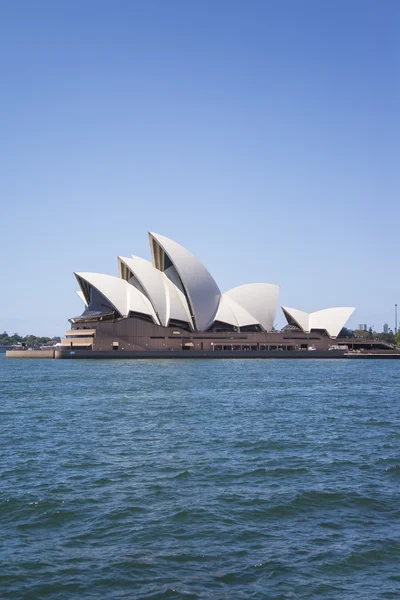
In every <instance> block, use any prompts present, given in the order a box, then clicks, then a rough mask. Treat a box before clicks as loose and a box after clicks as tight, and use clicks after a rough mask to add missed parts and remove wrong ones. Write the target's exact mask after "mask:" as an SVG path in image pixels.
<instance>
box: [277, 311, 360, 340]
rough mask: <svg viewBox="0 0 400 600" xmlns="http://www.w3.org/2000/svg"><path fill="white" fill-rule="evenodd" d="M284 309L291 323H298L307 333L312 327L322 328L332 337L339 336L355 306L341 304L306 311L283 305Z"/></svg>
mask: <svg viewBox="0 0 400 600" xmlns="http://www.w3.org/2000/svg"><path fill="white" fill-rule="evenodd" d="M282 310H283V312H284V315H285V317H286V319H287V321H288V323H289V324H296V325H298V327H300V329H302V330H303V331H304V332H306V333H308V332H310V331H311V330H312V329H322V330H324V331H326V332H327V334H328V335H329V336H330V337H337V336H338V335H339V333H340V331H341V330H342V329H343V327H344V326H345V325H346V323H347V321H348V320H349V318H350V317H351V315H352V314H353V312H354V311H355V308H354V307H351V306H340V307H335V308H325V309H323V310H317V311H316V312H313V313H306V312H304V311H302V310H298V309H296V308H288V307H287V306H282Z"/></svg>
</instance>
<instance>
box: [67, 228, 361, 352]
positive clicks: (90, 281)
mask: <svg viewBox="0 0 400 600" xmlns="http://www.w3.org/2000/svg"><path fill="white" fill-rule="evenodd" d="M149 238H150V248H151V254H152V261H151V262H150V261H149V260H145V259H143V258H140V257H138V256H130V257H123V256H120V257H118V267H119V276H113V275H105V274H102V273H81V272H77V273H75V276H76V279H77V281H78V284H79V288H80V289H79V291H78V292H77V293H78V295H79V296H80V298H81V299H82V302H83V303H84V310H83V312H82V314H81V315H80V316H76V317H73V318H72V319H70V323H71V329H70V330H69V331H67V333H66V337H65V338H64V339H63V340H62V345H63V346H64V347H66V348H69V349H74V350H79V349H82V350H84V349H85V350H91V351H96V350H97V351H110V350H112V351H119V352H123V351H125V352H129V351H130V352H132V351H158V352H160V351H166V352H179V351H181V352H182V351H186V352H194V351H207V352H210V351H216V350H217V351H228V352H229V351H234V350H236V351H248V350H257V351H270V350H280V351H281V350H282V351H285V350H286V351H288V350H310V349H312V350H314V349H315V350H328V349H329V348H330V347H331V348H332V347H333V346H334V347H338V345H340V344H347V345H348V344H349V343H350V344H351V347H356V346H357V341H356V340H354V339H352V338H351V337H349V335H350V332H349V331H348V330H345V329H344V327H345V324H346V322H347V320H348V319H349V317H350V316H351V314H352V313H353V311H354V308H351V307H340V308H327V309H325V310H319V311H317V312H312V313H306V312H304V311H302V310H298V309H294V308H288V307H286V306H283V307H282V311H283V314H284V316H285V318H286V320H287V325H286V327H284V328H283V329H282V330H281V331H275V330H274V322H275V316H276V312H277V309H278V299H279V286H278V285H274V284H271V283H247V284H244V285H239V286H238V287H235V288H232V289H231V290H228V291H226V292H221V291H220V289H219V287H218V285H217V283H216V282H215V280H214V279H213V277H212V276H211V275H210V273H209V272H208V270H207V269H206V268H205V267H204V265H203V264H202V263H201V262H200V261H199V260H198V259H197V258H196V257H195V256H194V255H193V254H192V253H191V252H189V251H188V250H187V249H186V248H184V247H183V246H181V245H180V244H178V243H177V242H175V241H173V240H171V239H169V238H167V237H165V236H163V235H159V234H156V233H150V234H149Z"/></svg>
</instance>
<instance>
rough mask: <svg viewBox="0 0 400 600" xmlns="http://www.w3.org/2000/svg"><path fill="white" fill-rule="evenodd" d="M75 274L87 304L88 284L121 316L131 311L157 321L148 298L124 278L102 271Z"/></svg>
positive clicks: (88, 299)
mask: <svg viewBox="0 0 400 600" xmlns="http://www.w3.org/2000/svg"><path fill="white" fill-rule="evenodd" d="M75 276H76V278H77V280H78V283H79V285H80V287H81V290H82V292H83V294H84V296H85V299H86V302H87V303H88V304H89V302H90V298H89V297H88V286H89V287H93V288H95V289H96V290H97V291H98V292H100V294H102V295H103V296H104V297H105V298H106V299H107V300H108V302H109V303H110V304H111V305H112V306H113V307H114V308H115V310H116V311H117V312H118V313H119V314H120V315H121V316H122V317H126V316H127V315H128V314H129V312H131V311H132V312H136V313H141V314H144V315H149V316H151V317H152V319H153V321H154V322H155V323H159V321H158V319H157V315H156V313H155V311H154V308H153V306H152V304H151V302H150V300H149V299H148V298H146V296H145V295H144V294H143V293H142V292H140V291H139V290H138V289H137V288H135V287H134V286H133V285H130V284H129V283H128V282H127V281H125V280H124V279H121V278H119V277H114V276H113V275H105V274H104V273H75ZM85 283H86V284H88V285H85Z"/></svg>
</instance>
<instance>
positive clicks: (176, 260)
mask: <svg viewBox="0 0 400 600" xmlns="http://www.w3.org/2000/svg"><path fill="white" fill-rule="evenodd" d="M149 236H150V242H151V248H152V252H153V264H154V266H155V267H157V268H161V270H164V268H163V266H162V265H158V264H157V260H156V256H155V254H156V252H155V250H156V249H157V246H159V247H160V248H161V249H162V250H163V251H164V253H165V254H166V255H167V256H168V258H169V260H170V261H171V263H172V265H173V266H174V267H175V269H176V272H177V274H178V275H179V278H180V280H181V282H182V285H183V288H184V292H185V294H186V296H187V299H188V303H189V308H190V309H191V311H192V316H193V317H194V320H195V324H196V328H197V329H198V330H199V331H204V330H206V329H207V327H209V326H210V325H211V324H212V322H213V321H214V319H215V315H216V313H217V310H218V305H219V301H220V298H221V292H220V290H219V288H218V286H217V284H216V283H215V281H214V279H213V278H212V277H211V275H210V273H209V272H208V271H207V269H206V268H205V266H204V265H203V264H202V263H201V262H200V261H199V259H198V258H196V257H195V256H194V255H193V254H192V253H191V252H189V250H186V248H184V247H183V246H181V245H180V244H178V243H177V242H175V241H174V240H171V239H170V238H167V237H165V236H164V235H160V234H158V233H152V232H150V233H149Z"/></svg>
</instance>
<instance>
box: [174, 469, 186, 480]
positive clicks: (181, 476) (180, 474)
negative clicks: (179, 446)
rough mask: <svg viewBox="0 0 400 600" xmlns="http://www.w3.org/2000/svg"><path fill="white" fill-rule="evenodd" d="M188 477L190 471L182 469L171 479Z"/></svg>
mask: <svg viewBox="0 0 400 600" xmlns="http://www.w3.org/2000/svg"><path fill="white" fill-rule="evenodd" d="M187 477H190V471H182V472H181V473H178V474H177V475H175V476H174V477H173V479H186V478H187Z"/></svg>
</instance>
